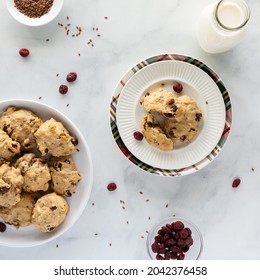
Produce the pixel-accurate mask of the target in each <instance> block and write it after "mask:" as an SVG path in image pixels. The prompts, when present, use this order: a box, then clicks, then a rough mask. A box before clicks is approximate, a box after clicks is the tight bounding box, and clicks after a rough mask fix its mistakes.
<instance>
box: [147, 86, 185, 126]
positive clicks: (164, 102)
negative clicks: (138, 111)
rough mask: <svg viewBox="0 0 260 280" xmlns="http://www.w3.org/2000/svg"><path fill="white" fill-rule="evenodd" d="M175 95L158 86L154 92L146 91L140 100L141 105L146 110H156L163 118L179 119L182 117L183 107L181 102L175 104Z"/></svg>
mask: <svg viewBox="0 0 260 280" xmlns="http://www.w3.org/2000/svg"><path fill="white" fill-rule="evenodd" d="M176 99H177V97H175V95H174V94H173V93H172V92H169V91H167V90H165V89H162V88H159V89H158V90H157V91H154V92H151V93H150V92H147V93H146V94H145V95H144V97H143V100H142V105H143V106H144V108H145V109H146V111H147V112H156V113H158V114H161V115H163V116H164V117H165V118H169V119H174V120H176V121H181V120H182V119H183V117H184V113H185V108H184V107H183V106H182V104H181V103H180V104H178V105H177V104H176Z"/></svg>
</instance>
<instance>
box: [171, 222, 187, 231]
mask: <svg viewBox="0 0 260 280" xmlns="http://www.w3.org/2000/svg"><path fill="white" fill-rule="evenodd" d="M172 226H173V228H174V229H175V230H182V229H183V228H184V224H183V222H181V221H177V222H175V223H173V224H172Z"/></svg>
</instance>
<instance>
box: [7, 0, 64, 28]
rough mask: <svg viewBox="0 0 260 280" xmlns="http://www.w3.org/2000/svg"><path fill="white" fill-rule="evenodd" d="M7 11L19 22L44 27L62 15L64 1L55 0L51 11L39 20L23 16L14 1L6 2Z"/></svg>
mask: <svg viewBox="0 0 260 280" xmlns="http://www.w3.org/2000/svg"><path fill="white" fill-rule="evenodd" d="M6 5H7V9H8V11H9V12H10V14H11V15H12V16H13V18H14V19H16V20H17V21H18V22H20V23H22V24H24V25H27V26H42V25H45V24H47V23H49V22H51V21H52V20H54V19H55V18H56V17H57V16H58V14H59V13H60V11H61V9H62V6H63V0H54V1H53V4H52V7H51V9H50V11H49V12H48V13H46V14H44V15H43V16H41V17H39V18H30V17H28V16H26V15H24V14H22V13H21V12H20V11H19V10H18V9H17V8H16V7H15V3H14V0H6Z"/></svg>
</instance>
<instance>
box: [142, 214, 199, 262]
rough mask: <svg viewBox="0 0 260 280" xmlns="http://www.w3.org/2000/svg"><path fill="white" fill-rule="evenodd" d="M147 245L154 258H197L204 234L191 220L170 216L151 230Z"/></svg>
mask: <svg viewBox="0 0 260 280" xmlns="http://www.w3.org/2000/svg"><path fill="white" fill-rule="evenodd" d="M146 245H147V250H148V254H149V256H150V258H151V259H153V260H184V259H185V260H196V259H198V258H199V256H200V253H201V250H202V236H201V233H200V231H199V229H198V228H197V227H196V226H195V225H194V224H193V223H191V222H190V221H187V220H186V219H183V218H181V217H168V218H165V219H163V220H162V221H160V222H159V223H157V224H156V225H155V226H154V227H153V228H152V229H151V230H150V231H149V233H148V236H147V242H146Z"/></svg>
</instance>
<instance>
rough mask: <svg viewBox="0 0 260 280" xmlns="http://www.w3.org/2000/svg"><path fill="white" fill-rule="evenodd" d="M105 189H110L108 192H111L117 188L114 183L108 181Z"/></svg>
mask: <svg viewBox="0 0 260 280" xmlns="http://www.w3.org/2000/svg"><path fill="white" fill-rule="evenodd" d="M107 189H108V190H109V191H110V192H113V191H115V190H116V189H117V185H116V184H115V183H109V184H108V185H107Z"/></svg>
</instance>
